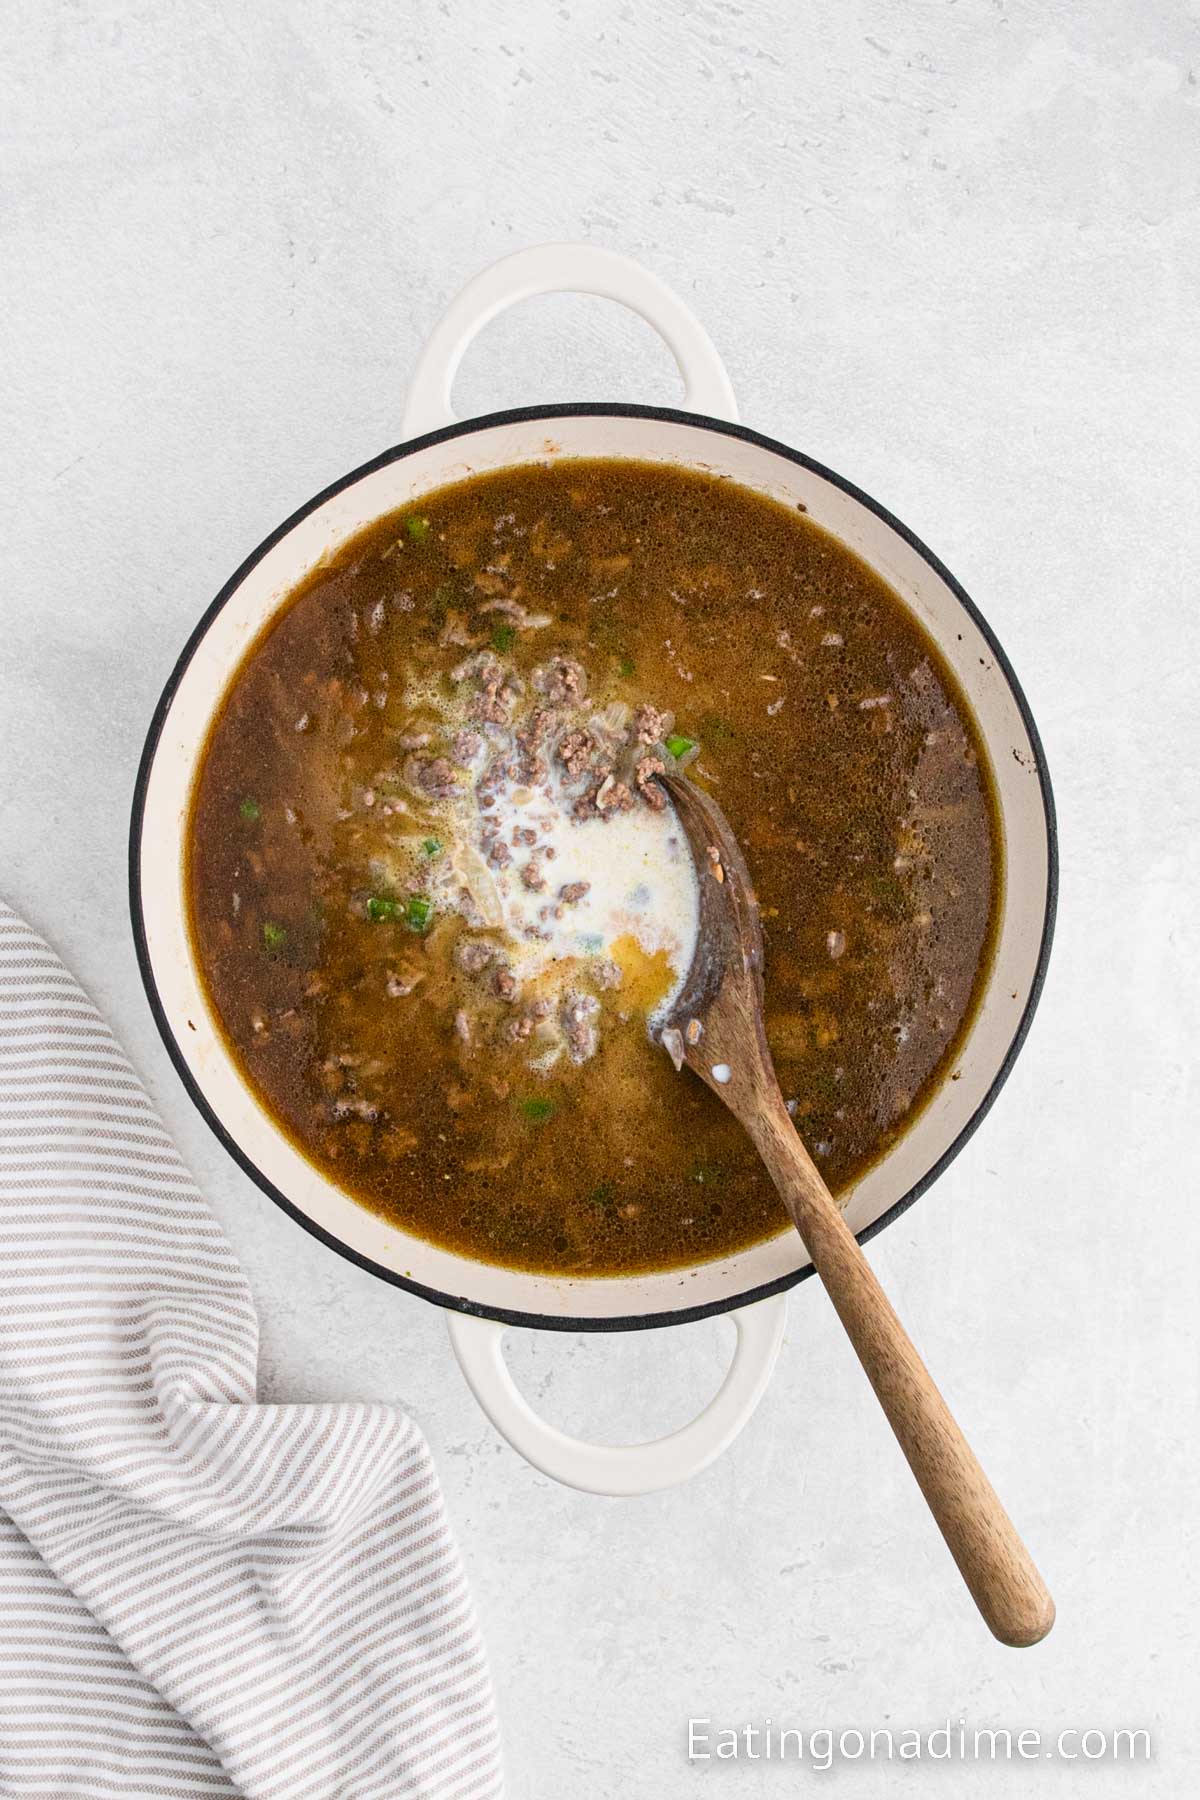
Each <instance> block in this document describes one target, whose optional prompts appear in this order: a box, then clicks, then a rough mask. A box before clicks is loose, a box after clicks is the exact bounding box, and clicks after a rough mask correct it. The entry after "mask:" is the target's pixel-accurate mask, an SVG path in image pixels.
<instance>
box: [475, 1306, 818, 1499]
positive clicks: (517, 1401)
mask: <svg viewBox="0 0 1200 1800" xmlns="http://www.w3.org/2000/svg"><path fill="white" fill-rule="evenodd" d="M730 1317H731V1318H732V1319H733V1322H734V1324H735V1326H736V1327H737V1343H736V1345H735V1347H734V1352H733V1360H732V1361H731V1363H730V1365H729V1368H728V1370H727V1371H726V1374H725V1379H724V1381H723V1382H722V1383H721V1386H720V1388H719V1389H718V1391H717V1393H716V1394H715V1395H714V1397H713V1398H712V1400H710V1401H709V1403H708V1405H707V1406H706V1407H705V1409H704V1411H703V1412H702V1413H700V1414H698V1416H697V1417H696V1418H694V1419H693V1420H692V1421H691V1422H690V1424H687V1425H684V1426H682V1427H681V1428H680V1430H678V1431H673V1432H671V1433H669V1434H668V1436H666V1437H661V1438H655V1439H653V1440H652V1441H651V1442H650V1443H648V1444H589V1443H587V1442H585V1440H584V1439H582V1438H574V1437H569V1436H568V1435H567V1433H566V1432H565V1431H560V1430H559V1429H558V1427H557V1426H556V1425H549V1424H547V1422H546V1420H545V1419H542V1418H539V1417H538V1415H537V1413H535V1412H534V1410H533V1408H532V1407H531V1406H530V1404H529V1402H528V1401H527V1400H526V1398H525V1396H524V1394H522V1393H521V1391H520V1389H519V1388H518V1387H517V1385H516V1383H515V1381H514V1380H513V1378H512V1376H511V1375H510V1374H509V1370H508V1364H507V1363H506V1362H505V1360H504V1352H503V1349H502V1345H503V1342H504V1334H505V1332H506V1331H507V1330H508V1326H507V1325H501V1324H498V1323H497V1322H496V1321H495V1320H494V1319H479V1318H476V1317H474V1316H473V1315H471V1314H469V1313H448V1314H447V1315H446V1323H447V1327H448V1329H449V1332H450V1342H451V1344H453V1346H454V1354H455V1356H457V1358H458V1362H459V1367H460V1368H461V1369H462V1372H463V1374H464V1375H465V1376H466V1378H467V1385H468V1387H469V1388H470V1390H471V1392H472V1393H473V1394H474V1396H475V1398H476V1399H477V1400H478V1402H479V1404H480V1406H481V1407H482V1408H483V1410H484V1412H485V1413H486V1414H487V1416H488V1418H489V1419H490V1420H491V1421H492V1424H493V1425H494V1426H495V1427H496V1430H497V1431H498V1432H499V1433H500V1435H501V1436H502V1437H506V1438H507V1439H508V1441H509V1443H510V1444H511V1445H512V1447H513V1449H514V1450H516V1451H517V1452H518V1453H519V1454H520V1455H521V1456H523V1457H524V1458H525V1460H526V1462H529V1463H532V1464H533V1466H534V1468H535V1469H540V1470H541V1472H542V1474H543V1475H549V1476H550V1477H551V1478H552V1479H553V1480H554V1481H561V1482H562V1483H563V1485H564V1486H565V1487H573V1488H579V1489H581V1490H582V1491H583V1492H584V1493H586V1494H607V1495H610V1496H612V1497H613V1498H618V1497H624V1496H626V1495H629V1494H653V1493H657V1492H658V1490H659V1489H660V1488H668V1487H675V1486H676V1485H677V1484H678V1483H679V1482H681V1481H687V1479H688V1478H689V1476H692V1475H697V1474H699V1472H700V1470H701V1469H706V1468H707V1467H708V1465H709V1463H710V1462H712V1461H713V1460H714V1459H715V1458H716V1457H718V1456H719V1455H720V1454H721V1452H722V1450H724V1449H726V1448H727V1447H728V1445H730V1444H731V1443H732V1442H733V1440H734V1438H735V1437H736V1436H737V1434H738V1432H739V1431H740V1430H741V1429H742V1426H743V1425H744V1424H745V1423H746V1421H747V1419H748V1418H749V1417H750V1415H751V1413H752V1412H753V1411H754V1409H755V1407H756V1406H757V1405H758V1403H759V1401H760V1400H761V1399H762V1397H763V1394H764V1393H765V1391H766V1386H767V1383H768V1381H769V1380H770V1379H771V1371H772V1370H773V1368H774V1367H775V1358H776V1357H777V1356H778V1355H779V1346H780V1344H781V1343H782V1341H783V1327H784V1322H785V1320H786V1318H787V1295H786V1294H775V1295H773V1296H772V1297H771V1298H770V1299H769V1300H759V1301H757V1302H756V1303H755V1305H753V1306H743V1307H741V1308H740V1309H739V1310H738V1311H737V1312H735V1313H732V1314H731V1315H730Z"/></svg>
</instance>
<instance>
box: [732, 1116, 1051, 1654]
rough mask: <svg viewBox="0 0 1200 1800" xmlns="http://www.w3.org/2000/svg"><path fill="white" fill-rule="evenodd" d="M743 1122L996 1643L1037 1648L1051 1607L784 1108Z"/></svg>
mask: <svg viewBox="0 0 1200 1800" xmlns="http://www.w3.org/2000/svg"><path fill="white" fill-rule="evenodd" d="M746 1123H747V1125H748V1127H749V1129H750V1132H751V1135H752V1137H753V1138H754V1141H755V1143H756V1145H757V1146H758V1150H759V1152H760V1154H761V1156H762V1159H763V1161H764V1163H765V1164H766V1166H767V1168H768V1169H769V1171H770V1174H771V1178H772V1180H773V1181H774V1183H775V1186H776V1187H777V1188H778V1189H779V1193H780V1197H781V1198H782V1200H783V1202H784V1205H785V1206H786V1207H787V1209H788V1211H789V1212H790V1213H791V1215H792V1218H793V1220H794V1222H795V1225H796V1228H797V1230H798V1231H799V1233H800V1235H801V1237H802V1238H803V1239H804V1242H805V1245H806V1247H807V1249H808V1253H809V1255H810V1256H811V1257H812V1260H813V1264H814V1266H815V1268H816V1270H817V1273H818V1275H819V1276H820V1277H821V1280H822V1281H823V1282H824V1284H825V1288H826V1291H827V1292H828V1294H829V1297H830V1299H831V1300H832V1301H833V1304H834V1306H835V1307H836V1309H837V1313H838V1316H839V1318H840V1319H841V1321H842V1324H843V1325H844V1326H845V1328H846V1332H847V1335H848V1336H849V1338H850V1341H851V1343H852V1344H853V1345H854V1348H855V1350H856V1351H857V1352H858V1357H859V1361H860V1362H861V1363H862V1366H863V1368H864V1369H865V1370H866V1371H867V1374H868V1376H869V1377H870V1380H871V1385H872V1387H873V1388H874V1389H875V1392H876V1394H877V1395H878V1397H879V1403H880V1405H881V1406H882V1407H883V1410H884V1412H885V1413H886V1414H887V1416H888V1420H889V1421H890V1423H891V1427H892V1430H893V1431H894V1432H895V1434H896V1436H897V1438H898V1439H899V1442H900V1448H901V1449H902V1450H903V1451H904V1454H905V1456H906V1457H907V1458H908V1462H909V1467H910V1468H911V1469H912V1472H913V1474H914V1475H915V1476H916V1478H917V1482H918V1484H919V1486H920V1489H921V1492H922V1493H923V1494H924V1496H925V1499H926V1501H927V1502H928V1504H929V1510H930V1511H931V1512H932V1514H933V1516H934V1518H935V1519H936V1520H937V1523H938V1526H939V1528H940V1530H941V1533H942V1536H943V1537H944V1538H945V1540H946V1542H947V1544H948V1545H949V1546H950V1553H951V1555H952V1556H953V1557H954V1560H955V1562H956V1563H957V1564H958V1567H959V1570H960V1571H961V1573H962V1577H963V1580H964V1581H965V1582H966V1584H967V1586H968V1588H969V1589H970V1590H971V1594H972V1596H973V1598H974V1600H975V1604H976V1606H978V1608H979V1610H980V1612H981V1613H982V1614H983V1617H984V1619H985V1620H986V1621H987V1624H988V1626H989V1627H990V1629H991V1630H992V1631H993V1632H994V1633H995V1635H996V1637H998V1638H999V1639H1000V1641H1001V1643H1004V1644H1013V1645H1026V1644H1036V1643H1037V1642H1038V1640H1039V1639H1040V1638H1044V1637H1045V1635H1046V1633H1047V1632H1048V1631H1049V1629H1050V1627H1051V1626H1052V1625H1053V1623H1054V1601H1053V1600H1052V1599H1051V1597H1050V1593H1049V1591H1048V1589H1047V1588H1046V1585H1045V1583H1044V1582H1043V1580H1042V1578H1041V1576H1040V1575H1039V1573H1038V1571H1037V1567H1036V1565H1035V1564H1034V1562H1033V1559H1032V1557H1031V1556H1030V1554H1029V1552H1028V1550H1027V1549H1026V1548H1025V1545H1024V1544H1023V1543H1022V1542H1021V1539H1020V1538H1019V1537H1018V1535H1017V1532H1016V1530H1015V1528H1014V1526H1013V1523H1012V1520H1011V1519H1010V1518H1009V1516H1008V1514H1007V1513H1006V1512H1005V1510H1004V1508H1003V1506H1002V1505H1001V1504H1000V1500H999V1498H998V1496H997V1494H996V1491H995V1489H994V1488H993V1487H992V1484H991V1482H990V1481H989V1480H988V1478H987V1476H986V1475H985V1474H984V1472H983V1470H982V1469H981V1468H980V1466H979V1463H978V1462H977V1460H976V1458H975V1454H974V1452H973V1451H972V1449H971V1447H970V1445H969V1444H968V1443H967V1440H966V1439H965V1438H964V1436H963V1434H962V1432H961V1431H960V1430H959V1428H958V1426H957V1424H956V1423H955V1421H954V1418H953V1416H952V1414H951V1412H950V1409H949V1407H948V1406H947V1405H946V1402H945V1401H944V1400H943V1399H942V1396H941V1394H940V1393H939V1392H938V1390H937V1387H936V1386H935V1385H934V1382H933V1379H932V1377H931V1376H930V1373H929V1371H928V1369H927V1368H926V1367H925V1365H924V1363H923V1362H922V1361H921V1358H920V1357H919V1356H918V1355H917V1352H916V1350H915V1349H914V1348H913V1346H912V1343H911V1342H910V1340H909V1337H908V1333H907V1332H906V1331H905V1329H904V1327H903V1325H902V1324H901V1323H900V1321H899V1319H898V1318H897V1317H896V1314H895V1313H894V1311H893V1310H892V1306H891V1302H890V1301H889V1300H888V1298H887V1295H886V1294H885V1293H884V1291H883V1289H882V1288H881V1287H880V1285H879V1282H878V1281H877V1280H876V1278H875V1274H874V1272H873V1270H872V1269H871V1266H870V1264H869V1263H868V1262H867V1260H866V1258H865V1256H864V1255H863V1253H862V1250H861V1249H860V1248H859V1245H858V1242H857V1240H856V1239H855V1237H854V1234H853V1232H852V1231H851V1230H850V1228H849V1226H848V1225H847V1224H846V1222H845V1220H844V1219H843V1218H842V1215H841V1213H840V1212H839V1211H838V1208H837V1205H836V1203H835V1201H834V1200H833V1197H832V1196H831V1194H830V1192H829V1189H828V1188H827V1187H826V1185H825V1183H824V1181H823V1180H822V1179H821V1176H820V1173H819V1171H818V1170H817V1168H816V1165H815V1164H814V1163H813V1161H812V1159H811V1157H810V1156H809V1154H808V1152H807V1150H806V1149H805V1148H804V1145H803V1143H802V1141H801V1140H800V1138H799V1137H798V1136H797V1135H796V1132H795V1130H794V1128H793V1126H792V1123H791V1120H790V1119H789V1118H788V1116H787V1113H786V1111H785V1110H784V1107H783V1104H782V1102H780V1103H779V1104H778V1106H773V1105H769V1104H768V1105H765V1106H764V1107H763V1109H762V1111H761V1112H759V1113H758V1114H757V1115H756V1117H755V1118H754V1119H752V1120H747V1121H746Z"/></svg>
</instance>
